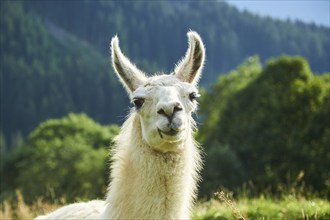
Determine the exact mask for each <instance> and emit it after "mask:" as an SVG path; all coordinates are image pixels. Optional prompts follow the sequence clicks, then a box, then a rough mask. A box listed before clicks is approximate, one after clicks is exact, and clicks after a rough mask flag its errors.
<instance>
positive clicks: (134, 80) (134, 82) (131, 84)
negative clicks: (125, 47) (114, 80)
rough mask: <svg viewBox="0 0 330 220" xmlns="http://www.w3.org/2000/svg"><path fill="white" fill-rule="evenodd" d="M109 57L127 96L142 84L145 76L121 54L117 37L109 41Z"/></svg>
mask: <svg viewBox="0 0 330 220" xmlns="http://www.w3.org/2000/svg"><path fill="white" fill-rule="evenodd" d="M111 57H112V65H113V68H114V69H115V72H116V73H117V76H118V77H119V79H120V81H121V82H122V84H123V85H124V87H125V88H126V90H127V91H128V93H129V94H131V93H132V92H133V91H134V90H136V89H137V88H138V87H139V86H141V85H143V84H144V82H145V81H146V76H145V75H144V74H143V72H142V71H140V70H139V69H138V68H137V67H136V66H135V65H134V64H132V63H131V62H130V61H129V59H128V58H127V57H125V56H124V54H123V53H122V52H121V50H120V47H119V39H118V37H117V36H114V37H113V38H112V40H111Z"/></svg>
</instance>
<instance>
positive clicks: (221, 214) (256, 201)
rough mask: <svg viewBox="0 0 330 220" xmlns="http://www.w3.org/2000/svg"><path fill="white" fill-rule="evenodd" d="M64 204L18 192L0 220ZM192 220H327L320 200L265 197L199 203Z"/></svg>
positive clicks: (329, 215)
mask: <svg viewBox="0 0 330 220" xmlns="http://www.w3.org/2000/svg"><path fill="white" fill-rule="evenodd" d="M64 203H65V202H57V203H45V202H43V201H42V200H41V199H38V200H36V201H35V202H34V203H33V204H32V205H27V204H26V203H25V202H24V198H23V196H22V195H21V194H20V192H17V193H16V198H15V199H14V200H11V201H4V202H2V203H1V204H0V219H1V220H6V219H24V220H25V219H33V217H35V216H37V215H41V214H45V213H48V212H50V211H52V210H54V209H56V208H59V207H61V206H63V205H64ZM192 219H194V220H198V219H216V220H226V219H228V220H231V219H245V220H247V219H251V220H254V219H256V220H259V219H262V220H267V219H269V220H273V219H276V220H277V219H283V220H300V219H302V220H313V219H315V220H329V219H330V202H329V201H328V200H326V199H321V198H311V199H306V198H297V197H293V196H286V197H283V198H282V199H272V198H266V197H263V196H261V197H259V198H246V197H242V198H239V199H237V201H233V200H231V199H230V198H229V197H226V196H224V194H222V198H220V196H217V197H216V198H214V199H211V200H209V201H204V202H202V201H199V202H198V203H197V204H196V206H195V209H194V211H193V216H192Z"/></svg>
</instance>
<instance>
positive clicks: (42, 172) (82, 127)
mask: <svg viewBox="0 0 330 220" xmlns="http://www.w3.org/2000/svg"><path fill="white" fill-rule="evenodd" d="M118 130H119V128H118V127H117V126H101V125H99V124H97V123H96V122H94V121H93V120H92V119H90V118H88V117H87V116H86V115H84V114H69V115H68V116H66V117H64V118H62V119H51V120H47V121H45V122H43V123H41V124H40V125H39V126H38V127H37V128H36V129H35V130H34V131H33V132H32V133H31V134H30V136H29V140H28V143H27V145H26V146H24V147H22V148H18V149H16V150H15V151H14V152H12V153H11V154H10V155H8V156H7V157H6V158H5V161H4V166H3V170H2V172H3V173H4V175H5V181H4V182H5V184H4V185H3V186H2V188H3V189H2V190H1V191H2V192H4V191H7V192H8V191H14V190H15V189H16V188H19V189H20V190H21V191H22V193H23V195H24V198H25V200H26V201H28V202H31V201H33V200H35V198H37V197H42V198H43V199H47V200H51V201H54V199H60V198H65V199H66V200H67V201H69V202H70V201H75V200H79V199H91V198H96V197H103V196H104V192H105V190H106V183H107V181H108V180H107V178H108V173H109V171H108V169H107V166H106V159H107V155H108V153H107V148H108V147H109V145H110V142H111V141H112V140H113V138H114V136H115V135H116V133H117V132H118ZM13 172H14V173H13Z"/></svg>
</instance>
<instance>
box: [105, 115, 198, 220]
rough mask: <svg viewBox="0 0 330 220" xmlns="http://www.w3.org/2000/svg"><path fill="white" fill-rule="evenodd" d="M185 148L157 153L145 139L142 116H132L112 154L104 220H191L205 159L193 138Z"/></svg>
mask: <svg viewBox="0 0 330 220" xmlns="http://www.w3.org/2000/svg"><path fill="white" fill-rule="evenodd" d="M191 120H192V119H191ZM188 129H191V128H188ZM189 135H190V136H191V132H190V133H189ZM182 144H183V148H182V150H181V151H179V152H176V153H161V152H157V151H155V150H153V149H152V148H150V147H149V146H148V145H146V143H145V142H144V141H143V139H142V134H141V124H140V118H139V116H138V115H137V114H136V113H132V114H131V116H130V117H129V119H128V120H127V121H126V122H125V123H124V125H123V127H122V130H121V132H120V134H119V136H118V137H117V139H116V147H115V149H114V150H113V152H112V154H113V156H112V165H111V169H112V170H111V183H110V186H109V191H108V196H107V199H106V202H107V206H106V209H105V212H104V213H103V214H104V217H106V218H109V219H133V218H134V219H188V218H189V214H190V209H191V206H192V202H193V200H194V198H195V197H196V188H197V182H198V176H199V175H198V172H199V169H200V167H201V159H200V154H199V152H198V148H197V146H196V144H195V143H194V140H193V138H192V137H188V138H187V140H186V141H185V142H184V143H182Z"/></svg>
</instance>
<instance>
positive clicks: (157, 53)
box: [0, 0, 330, 148]
mask: <svg viewBox="0 0 330 220" xmlns="http://www.w3.org/2000/svg"><path fill="white" fill-rule="evenodd" d="M0 3H1V7H0V8H1V13H0V16H1V25H0V28H1V30H0V52H1V55H0V63H1V65H0V80H1V88H0V89H1V109H0V116H1V120H0V130H1V131H2V133H3V134H4V137H5V138H6V141H7V143H6V144H7V147H8V148H10V147H13V146H14V144H13V143H12V141H11V140H12V139H13V137H14V136H15V134H19V133H21V134H23V137H26V135H27V134H28V133H29V132H30V131H31V130H32V129H33V128H34V127H35V126H36V125H37V124H38V123H40V122H41V121H44V120H46V119H48V118H54V117H55V118H57V117H62V116H63V115H66V114H67V113H68V112H86V113H87V114H88V115H90V116H91V117H93V118H94V119H96V120H97V121H99V122H101V123H105V124H107V123H119V122H122V121H123V120H122V118H123V117H124V116H125V115H126V113H125V112H124V111H123V110H124V109H126V108H127V107H126V106H127V103H128V100H127V98H126V94H125V92H124V91H123V90H122V89H121V88H120V86H118V83H117V80H116V79H114V74H113V73H112V72H111V71H112V70H111V67H110V62H109V43H110V39H111V37H112V36H114V35H115V34H118V35H119V37H120V40H121V45H122V47H123V51H124V52H125V53H126V54H127V55H128V57H130V58H131V59H132V60H133V61H134V62H137V64H138V66H139V67H141V68H142V69H144V70H145V71H146V72H148V73H153V72H155V71H159V70H164V71H165V72H169V71H171V70H172V69H173V68H174V64H175V63H176V62H177V61H178V60H179V59H180V57H181V56H183V54H184V52H185V50H186V48H187V39H186V37H185V34H186V32H187V31H188V30H189V29H193V30H196V31H198V32H199V33H200V34H201V36H202V38H203V40H204V42H205V45H206V51H207V65H206V66H205V71H204V75H203V77H202V81H201V82H202V84H204V85H207V84H208V83H209V82H212V81H214V80H215V79H216V78H217V74H218V73H219V72H226V71H228V70H229V69H232V68H234V67H235V66H236V65H238V64H239V63H240V62H242V60H243V59H244V58H245V57H247V56H250V55H252V54H259V55H260V57H261V60H265V59H268V57H271V56H277V55H279V54H283V53H285V54H294V55H295V54H300V55H302V56H304V57H306V58H307V59H308V61H309V63H310V64H311V66H312V69H313V70H314V71H317V72H324V71H328V70H329V62H328V61H329V51H330V48H329V47H330V40H329V39H330V37H329V28H325V27H317V26H315V25H305V24H302V23H292V22H288V21H287V22H284V21H283V22H282V21H277V20H272V19H269V18H267V19H265V18H259V17H257V16H254V15H251V14H249V13H246V12H244V13H241V12H239V11H238V10H237V9H235V8H234V7H231V6H229V5H228V4H226V3H225V2H218V1H209V2H204V1H134V2H131V1H66V0H59V1H34V0H33V1H1V2H0Z"/></svg>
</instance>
